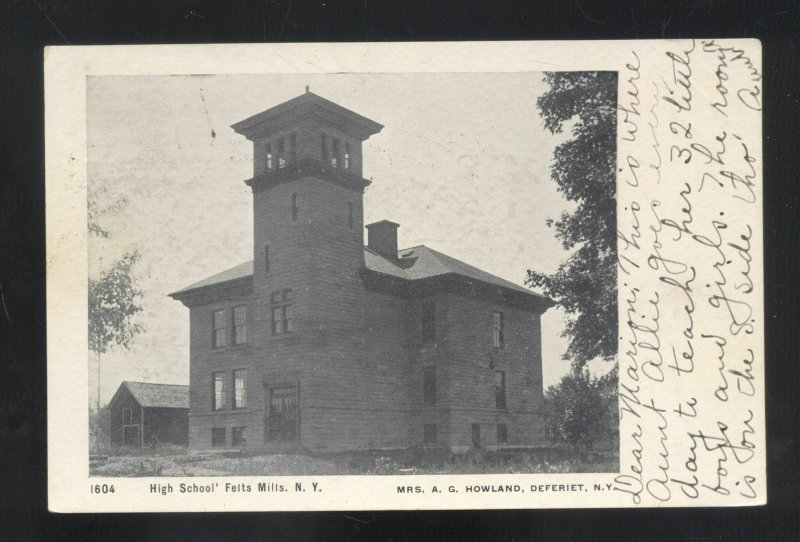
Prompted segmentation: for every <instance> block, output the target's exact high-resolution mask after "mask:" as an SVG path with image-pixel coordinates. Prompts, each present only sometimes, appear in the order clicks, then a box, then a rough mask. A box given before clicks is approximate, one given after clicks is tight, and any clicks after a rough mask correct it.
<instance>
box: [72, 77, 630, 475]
mask: <svg viewBox="0 0 800 542" xmlns="http://www.w3.org/2000/svg"><path fill="white" fill-rule="evenodd" d="M617 89H618V73H617V72H614V71H559V72H548V71H541V72H507V73H501V72H495V73H492V72H470V73H456V72H453V73H339V74H336V73H332V74H268V75H225V74H220V75H209V74H198V75H154V76H145V75H107V76H89V77H87V79H86V133H87V142H86V145H87V151H86V152H87V157H86V159H87V210H88V217H87V228H88V232H87V244H88V254H87V258H88V267H87V271H88V277H87V280H88V300H87V305H88V330H87V332H88V345H89V359H88V362H87V367H88V374H87V379H88V392H89V395H88V404H87V405H86V407H87V408H88V421H89V431H88V434H89V445H88V449H89V456H88V458H87V460H88V462H89V474H90V476H92V477H176V476H177V477H185V476H189V477H191V476H275V475H277V476H287V475H292V476H306V475H308V476H321V475H417V474H420V475H424V474H492V473H506V474H510V473H530V474H536V473H549V474H554V473H616V472H619V445H620V438H619V413H618V393H617V390H618V377H617V374H618V354H617V350H618V339H619V337H618V302H617V299H618V290H617V266H618V263H617V224H616V221H617V167H616V164H617Z"/></svg>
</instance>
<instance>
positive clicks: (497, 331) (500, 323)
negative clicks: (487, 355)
mask: <svg viewBox="0 0 800 542" xmlns="http://www.w3.org/2000/svg"><path fill="white" fill-rule="evenodd" d="M493 319H494V321H493V322H492V339H493V342H494V347H495V348H505V346H506V338H505V329H504V327H505V319H504V317H503V313H502V312H500V311H494V313H493Z"/></svg>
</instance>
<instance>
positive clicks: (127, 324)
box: [89, 250, 143, 411]
mask: <svg viewBox="0 0 800 542" xmlns="http://www.w3.org/2000/svg"><path fill="white" fill-rule="evenodd" d="M139 257H140V256H139V252H138V251H136V250H133V251H129V252H127V253H125V254H124V255H123V256H122V257H121V258H120V259H119V260H117V261H116V262H114V264H113V265H112V266H111V267H110V268H109V269H107V270H106V271H103V272H102V273H101V274H100V276H99V277H97V278H92V277H90V278H89V349H90V350H91V351H92V352H94V354H95V355H96V356H97V409H98V411H99V410H100V357H101V355H102V354H105V353H106V352H108V350H109V349H111V348H113V347H115V346H117V347H122V348H129V347H130V344H131V341H132V340H133V338H134V337H135V336H136V335H138V334H139V333H141V332H142V331H143V328H142V326H141V325H140V324H139V323H137V322H136V321H135V317H136V314H137V313H139V312H141V311H142V306H141V297H142V291H141V290H139V289H138V288H137V287H136V280H135V277H134V274H133V268H134V266H135V265H136V262H137V261H138V260H139Z"/></svg>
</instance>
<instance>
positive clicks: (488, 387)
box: [440, 295, 544, 447]
mask: <svg viewBox="0 0 800 542" xmlns="http://www.w3.org/2000/svg"><path fill="white" fill-rule="evenodd" d="M442 305H443V311H442V312H443V313H444V314H443V320H444V324H443V325H445V326H446V332H445V345H446V350H447V354H446V356H445V360H444V362H443V365H444V367H443V371H442V373H443V374H442V377H443V378H442V383H441V386H440V387H441V394H442V402H443V408H444V409H445V410H446V413H447V415H446V422H444V427H443V428H442V429H441V430H440V431H442V432H443V434H444V438H445V439H446V442H447V443H448V444H449V445H450V446H454V447H467V446H470V445H471V444H472V424H474V423H477V424H480V435H481V445H482V446H494V445H497V444H498V443H497V441H496V434H497V425H498V424H506V426H507V431H508V441H507V443H506V444H507V445H509V446H514V445H517V446H523V445H535V444H541V443H544V427H543V423H542V404H543V393H542V354H541V326H540V315H538V314H535V313H530V312H526V311H521V310H515V309H510V308H508V307H504V306H502V305H497V304H494V303H492V302H490V301H485V300H480V299H472V298H466V297H460V296H459V297H457V296H454V295H448V296H446V299H444V300H443V303H442ZM494 311H500V312H502V313H503V315H504V325H505V329H504V335H505V346H504V348H501V349H497V348H495V347H494V345H493V333H492V329H493V313H494ZM498 370H499V371H504V372H505V380H506V406H507V408H505V409H502V408H498V407H497V406H496V402H495V380H494V379H495V371H498Z"/></svg>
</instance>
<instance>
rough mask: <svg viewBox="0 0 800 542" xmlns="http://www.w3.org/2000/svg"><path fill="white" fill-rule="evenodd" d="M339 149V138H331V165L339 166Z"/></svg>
mask: <svg viewBox="0 0 800 542" xmlns="http://www.w3.org/2000/svg"><path fill="white" fill-rule="evenodd" d="M340 152H341V149H340V148H339V140H338V139H336V138H333V152H332V153H331V165H332V166H333V167H339V153H340Z"/></svg>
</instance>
